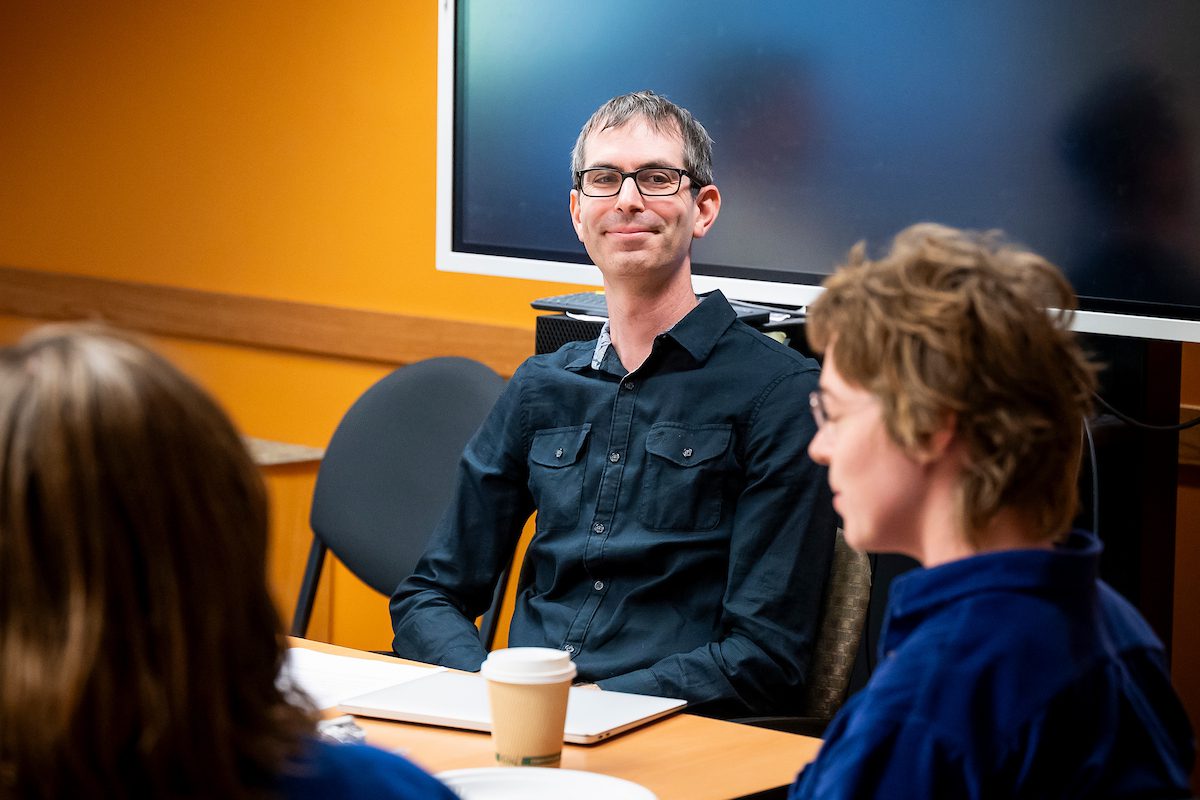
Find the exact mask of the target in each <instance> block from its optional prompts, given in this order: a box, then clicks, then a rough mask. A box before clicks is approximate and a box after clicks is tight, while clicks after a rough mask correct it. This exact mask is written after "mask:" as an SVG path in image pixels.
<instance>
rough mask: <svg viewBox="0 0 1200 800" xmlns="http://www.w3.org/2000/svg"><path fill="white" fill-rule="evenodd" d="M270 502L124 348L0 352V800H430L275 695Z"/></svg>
mask: <svg viewBox="0 0 1200 800" xmlns="http://www.w3.org/2000/svg"><path fill="white" fill-rule="evenodd" d="M266 558H267V500H266V495H265V490H264V487H263V483H262V479H261V478H260V476H259V474H258V470H257V469H256V467H255V465H254V464H253V463H252V462H251V460H250V458H249V456H248V455H247V453H246V450H245V448H244V447H243V444H242V441H241V439H240V437H239V436H238V434H237V432H236V431H235V430H234V428H233V425H232V424H231V423H230V422H229V420H228V419H227V418H226V417H225V415H224V414H223V413H222V412H221V410H220V409H219V408H218V407H217V405H216V404H215V403H214V402H213V401H212V400H211V399H210V398H209V397H208V396H207V395H206V394H205V393H204V392H203V391H202V390H200V389H199V388H198V387H197V386H196V385H195V384H193V383H192V382H191V381H189V380H188V379H187V378H186V377H184V376H183V375H182V374H181V373H180V372H179V371H178V370H177V369H175V368H174V367H173V366H171V365H170V364H169V363H167V362H166V361H165V360H164V359H162V358H161V357H159V356H157V355H155V354H154V353H152V352H150V351H149V350H147V349H146V348H145V347H143V346H142V345H140V344H138V343H137V342H135V341H134V340H132V339H130V338H127V337H125V336H123V335H121V334H118V333H116V332H112V331H109V330H106V329H103V328H98V327H95V326H61V325H60V326H49V327H46V328H43V329H41V330H39V331H35V332H33V333H32V334H30V335H28V336H26V337H25V338H24V339H23V340H22V341H21V342H19V343H18V344H16V345H13V346H9V347H4V348H0V676H2V680H0V720H2V723H0V798H67V797H105V798H184V797H186V798H217V797H219V798H283V799H284V800H288V799H293V798H310V797H311V798H318V797H370V798H404V799H406V800H407V799H409V798H412V799H414V800H415V799H416V798H437V799H438V800H449V798H452V797H453V795H451V794H450V792H449V790H448V789H446V788H445V787H443V786H442V785H441V784H439V783H438V782H436V781H435V780H433V779H432V778H430V777H429V776H428V775H426V774H424V773H423V772H421V771H420V770H418V769H417V768H416V767H414V766H413V765H411V764H409V763H408V762H406V761H404V760H403V759H401V758H399V757H398V756H393V755H391V754H388V753H384V752H383V751H380V750H376V749H374V748H370V747H367V746H363V745H332V744H328V743H324V742H321V741H319V740H318V739H317V738H316V734H315V722H316V715H315V713H314V711H313V710H312V709H311V708H308V707H307V704H308V703H307V700H306V699H305V698H303V697H302V696H301V695H300V694H299V693H298V692H296V691H294V690H292V689H289V688H288V686H287V685H286V681H284V682H283V685H282V686H281V685H280V683H279V682H278V676H279V671H280V666H281V664H282V663H283V659H284V652H285V649H284V647H285V645H284V639H283V634H282V627H281V624H280V621H279V618H278V616H277V613H276V610H275V608H274V606H273V604H272V602H271V599H270V596H269V595H268V592H267V588H266Z"/></svg>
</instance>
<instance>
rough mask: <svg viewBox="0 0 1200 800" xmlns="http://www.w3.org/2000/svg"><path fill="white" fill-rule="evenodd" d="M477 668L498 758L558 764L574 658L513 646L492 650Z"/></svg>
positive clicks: (511, 762)
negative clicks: (483, 681) (484, 688)
mask: <svg viewBox="0 0 1200 800" xmlns="http://www.w3.org/2000/svg"><path fill="white" fill-rule="evenodd" d="M479 671H480V673H482V675H483V677H485V678H486V679H487V682H488V700H489V702H490V704H491V708H492V745H493V747H494V748H495V751H496V763H498V764H502V765H504V766H513V767H557V766H558V765H559V763H561V761H562V745H563V726H564V724H565V723H566V719H567V695H568V692H569V690H570V688H571V681H572V679H574V677H575V671H576V670H575V664H573V663H572V662H571V657H570V656H569V655H567V654H566V653H564V652H563V651H561V650H554V649H551V648H549V647H510V648H507V649H505V650H494V651H492V652H491V653H490V654H489V655H488V657H487V659H486V660H485V661H484V662H483V665H482V666H481V667H480V670H479Z"/></svg>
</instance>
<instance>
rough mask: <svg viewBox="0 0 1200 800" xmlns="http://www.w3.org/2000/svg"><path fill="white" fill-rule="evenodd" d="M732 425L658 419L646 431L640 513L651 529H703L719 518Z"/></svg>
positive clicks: (716, 522)
mask: <svg viewBox="0 0 1200 800" xmlns="http://www.w3.org/2000/svg"><path fill="white" fill-rule="evenodd" d="M732 432H733V426H732V425H682V424H679V423H675V422H658V423H655V424H654V425H652V426H651V428H650V431H649V433H648V434H647V435H646V473H645V479H644V481H643V485H642V501H641V512H640V514H641V519H642V523H643V524H644V525H645V526H646V527H647V528H650V529H651V530H660V531H661V530H697V531H707V530H712V529H713V528H715V527H717V525H718V524H719V523H720V522H721V504H722V495H723V494H724V477H725V474H726V471H727V470H728V461H729V458H728V453H729V443H730V440H731V439H732Z"/></svg>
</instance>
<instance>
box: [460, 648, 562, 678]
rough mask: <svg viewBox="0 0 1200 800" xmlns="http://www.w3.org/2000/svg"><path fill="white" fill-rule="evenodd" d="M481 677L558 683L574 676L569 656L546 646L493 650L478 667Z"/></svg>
mask: <svg viewBox="0 0 1200 800" xmlns="http://www.w3.org/2000/svg"><path fill="white" fill-rule="evenodd" d="M479 671H480V672H481V673H482V674H483V677H485V678H487V679H488V680H492V681H499V682H500V683H558V682H559V681H567V680H571V679H572V678H574V677H575V672H576V669H575V664H574V662H572V661H571V656H570V655H568V654H567V653H564V652H563V651H561V650H554V649H552V648H549V647H509V648H506V649H504V650H493V651H492V652H491V653H489V654H488V657H487V659H485V660H484V662H483V665H482V666H481V667H480V668H479Z"/></svg>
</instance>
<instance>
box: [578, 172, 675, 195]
mask: <svg viewBox="0 0 1200 800" xmlns="http://www.w3.org/2000/svg"><path fill="white" fill-rule="evenodd" d="M684 176H688V177H691V176H690V175H688V171H687V170H686V169H677V168H675V167H642V168H641V169H635V170H634V171H633V172H622V171H621V170H619V169H612V168H610V167H592V168H591V169H581V170H579V171H578V172H576V173H575V185H576V186H577V187H578V189H579V191H581V192H583V193H584V194H585V195H587V196H588V197H613V196H615V195H618V194H620V193H621V187H622V186H623V185H624V184H625V179H626V178H633V185H634V186H636V187H637V188H638V191H639V192H641V193H642V194H643V195H644V196H645V197H668V196H670V195H673V194H675V193H676V192H678V191H679V187H680V186H682V185H683V178H684Z"/></svg>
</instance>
